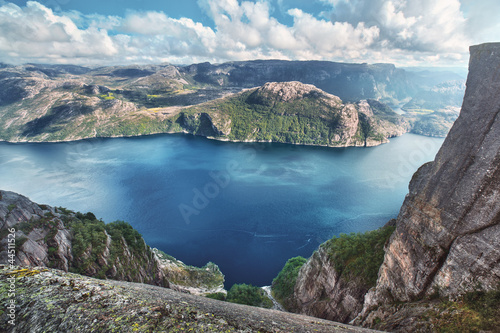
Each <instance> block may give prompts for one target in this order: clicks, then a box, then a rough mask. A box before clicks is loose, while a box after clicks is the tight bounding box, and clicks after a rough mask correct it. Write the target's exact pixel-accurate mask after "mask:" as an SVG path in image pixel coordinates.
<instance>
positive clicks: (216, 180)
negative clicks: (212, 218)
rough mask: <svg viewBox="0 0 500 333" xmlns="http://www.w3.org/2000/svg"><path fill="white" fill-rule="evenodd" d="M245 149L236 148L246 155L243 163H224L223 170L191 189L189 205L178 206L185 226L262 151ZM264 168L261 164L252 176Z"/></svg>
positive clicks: (210, 175)
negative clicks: (201, 184)
mask: <svg viewBox="0 0 500 333" xmlns="http://www.w3.org/2000/svg"><path fill="white" fill-rule="evenodd" d="M245 147H246V145H245V144H241V145H240V146H239V147H238V149H239V150H243V151H244V152H245V153H247V154H248V156H247V157H246V158H245V159H244V160H243V161H241V162H240V161H237V160H234V159H233V160H230V161H228V162H227V163H226V165H225V168H224V169H223V170H218V171H210V172H209V173H208V176H209V178H210V180H209V181H208V182H206V183H205V184H204V185H203V186H201V187H195V188H193V199H192V201H191V202H190V203H181V204H180V205H179V206H178V207H179V212H180V213H181V215H182V218H183V220H184V222H185V223H186V224H190V223H191V217H192V216H193V215H195V216H197V215H199V214H200V212H201V211H202V210H203V209H205V208H207V207H208V206H209V204H210V202H211V201H212V200H214V199H215V198H217V197H218V196H219V194H220V193H221V191H222V190H223V189H225V188H226V187H227V186H228V185H229V184H230V183H231V180H232V178H233V177H234V176H235V173H236V172H238V171H241V170H242V168H243V167H244V166H245V165H246V164H247V163H250V162H251V161H253V160H254V159H255V157H256V156H257V150H260V149H262V147H261V146H259V145H257V144H254V145H253V147H252V148H245ZM265 168H266V166H265V164H262V165H260V166H259V168H258V169H257V170H256V171H255V172H254V173H253V174H254V175H259V174H261V173H262V172H263V171H264V170H265Z"/></svg>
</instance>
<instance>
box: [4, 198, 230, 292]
mask: <svg viewBox="0 0 500 333" xmlns="http://www.w3.org/2000/svg"><path fill="white" fill-rule="evenodd" d="M9 235H10V236H9ZM11 238H14V239H15V242H14V244H15V256H11V255H9V252H8V250H9V247H8V244H9V239H11ZM11 241H12V239H11ZM0 244H1V245H2V248H1V252H0V263H4V264H5V263H7V262H9V261H10V262H13V263H14V264H16V265H22V266H28V267H35V266H41V267H53V268H58V269H61V270H64V271H71V272H76V273H80V274H84V275H87V276H94V277H98V278H101V279H104V278H109V279H115V280H123V281H133V282H142V283H147V284H152V285H157V286H162V287H170V288H174V289H176V290H184V291H187V292H192V293H195V294H207V293H212V292H221V291H222V292H225V291H224V285H223V283H224V276H223V275H222V273H221V272H220V271H219V269H218V267H217V266H216V265H215V264H208V265H207V266H206V267H203V268H196V267H191V266H187V265H185V264H183V263H182V262H180V261H178V260H176V259H175V258H173V257H170V256H168V255H166V254H164V253H163V252H161V251H158V250H156V249H151V248H150V247H149V246H147V245H146V243H145V242H144V240H143V239H142V237H141V235H140V234H139V233H138V232H137V231H135V230H134V229H133V228H132V227H131V226H130V225H129V224H127V223H124V222H120V221H117V222H114V223H108V224H104V222H103V221H100V220H97V219H96V218H95V216H94V215H93V214H92V213H87V214H81V213H74V212H72V211H69V210H66V209H64V208H55V207H50V206H47V205H38V204H36V203H34V202H32V201H30V200H29V199H28V198H26V197H24V196H21V195H18V194H16V193H13V192H8V191H0Z"/></svg>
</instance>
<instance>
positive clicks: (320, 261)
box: [288, 221, 394, 323]
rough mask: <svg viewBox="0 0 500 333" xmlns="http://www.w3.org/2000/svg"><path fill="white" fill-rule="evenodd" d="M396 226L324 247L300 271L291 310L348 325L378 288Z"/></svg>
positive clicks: (336, 240)
mask: <svg viewBox="0 0 500 333" xmlns="http://www.w3.org/2000/svg"><path fill="white" fill-rule="evenodd" d="M392 224H393V222H392V221H391V223H388V225H386V226H384V227H383V228H381V229H379V230H374V231H370V232H367V233H364V234H350V235H341V236H339V237H334V238H332V239H330V240H329V241H327V242H325V243H323V244H321V246H320V247H319V249H318V250H317V251H316V252H314V254H313V255H312V256H311V257H310V258H309V259H308V260H307V262H306V263H305V264H304V265H303V266H302V268H301V270H300V271H299V274H298V276H297V279H296V282H295V287H294V291H293V297H292V299H293V301H292V302H289V304H291V306H289V307H288V310H290V311H293V312H298V313H302V314H307V315H309V316H314V317H319V318H324V319H329V320H334V321H339V322H345V323H347V322H350V321H351V320H352V319H354V318H355V317H356V315H357V314H358V313H359V312H360V311H361V310H362V308H363V303H364V296H365V294H366V293H367V292H368V290H369V289H370V288H371V287H373V286H374V285H375V282H376V279H377V272H378V268H379V267H380V265H381V263H382V260H383V257H384V245H385V243H386V242H387V240H388V238H389V237H390V235H391V234H392V232H393V231H394V227H393V225H392Z"/></svg>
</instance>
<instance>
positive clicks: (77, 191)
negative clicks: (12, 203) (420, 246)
mask: <svg viewBox="0 0 500 333" xmlns="http://www.w3.org/2000/svg"><path fill="white" fill-rule="evenodd" d="M442 142H443V140H442V139H435V138H428V137H423V136H417V135H412V134H406V135H404V136H402V137H399V138H395V139H392V140H391V142H390V143H389V144H385V145H382V146H378V147H373V148H345V149H344V148H342V149H341V148H338V149H333V148H322V147H304V146H293V145H282V144H239V143H223V142H217V141H211V140H207V139H204V138H198V137H193V136H184V135H179V136H177V135H160V136H150V137H142V138H120V139H99V140H85V141H80V142H75V143H57V144H7V143H0V188H1V189H4V190H11V191H15V192H18V193H21V194H23V195H26V196H28V197H30V198H31V199H32V200H34V201H36V202H38V203H46V204H50V205H53V206H63V207H67V208H69V209H72V210H76V211H82V212H87V211H92V212H94V213H95V214H96V216H98V217H99V218H102V219H104V220H105V221H107V222H111V221H115V220H125V221H128V222H130V223H131V224H132V225H133V226H134V227H135V228H136V229H137V230H138V231H139V232H140V233H142V235H143V236H144V238H145V240H146V242H147V243H148V244H149V245H151V246H153V247H158V248H160V249H162V250H164V251H165V252H167V253H169V254H171V255H173V256H175V257H177V258H178V259H180V260H182V261H184V262H185V263H187V264H191V265H204V264H205V263H207V262H208V261H213V262H215V263H217V264H218V265H219V266H220V268H221V270H222V272H223V273H224V274H225V275H226V287H228V288H229V287H230V286H231V285H232V284H233V283H240V282H245V283H252V284H256V285H268V284H270V283H271V281H272V278H273V277H275V276H276V274H277V273H278V271H279V270H280V269H281V268H282V266H283V265H284V263H285V262H286V260H287V259H288V258H290V257H293V256H297V255H302V256H305V257H308V256H310V255H311V253H312V252H313V251H314V249H316V248H317V246H318V245H319V244H320V243H322V242H324V241H325V240H327V239H329V238H330V237H332V236H333V235H338V234H339V233H349V232H358V231H366V230H372V229H375V228H378V227H380V226H382V225H383V224H385V223H386V222H387V221H388V220H389V219H391V218H394V217H395V216H396V215H397V214H398V211H399V208H400V206H401V203H402V202H403V199H404V196H405V195H406V193H407V192H408V190H407V186H408V182H409V180H410V178H411V176H412V174H413V172H414V171H416V169H417V168H418V167H419V166H420V165H421V164H422V163H424V162H427V161H430V160H432V159H433V158H434V156H435V154H436V152H437V150H438V149H439V147H440V146H441V144H442Z"/></svg>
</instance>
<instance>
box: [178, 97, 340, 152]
mask: <svg viewBox="0 0 500 333" xmlns="http://www.w3.org/2000/svg"><path fill="white" fill-rule="evenodd" d="M255 94H256V91H255V90H251V91H247V92H245V93H242V94H238V95H235V96H232V97H231V98H225V99H223V100H218V101H215V102H211V103H207V104H202V105H199V106H193V107H191V108H189V109H187V110H185V111H184V114H185V115H191V114H196V113H200V112H207V113H209V114H211V113H214V112H215V113H217V114H221V115H222V116H223V118H224V119H225V117H228V118H229V119H230V120H231V133H230V134H229V135H228V136H227V138H228V139H230V140H247V139H251V140H259V141H274V142H284V143H302V144H318V145H319V144H321V145H327V144H329V142H330V141H331V140H332V139H333V137H334V135H335V134H336V125H337V121H338V114H337V113H336V112H332V108H331V106H329V105H327V104H326V103H324V102H322V101H321V100H320V99H318V98H314V97H305V98H303V99H297V100H294V101H288V102H286V103H285V102H276V103H273V101H272V100H266V99H264V98H260V99H259V98H258V97H259V96H254V95H255ZM224 116H225V117H224ZM186 118H187V117H184V119H186ZM186 126H187V127H188V128H193V132H194V133H195V134H198V133H199V134H202V133H200V132H201V131H200V130H199V128H196V127H195V126H194V125H193V124H186ZM199 126H202V124H199Z"/></svg>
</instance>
